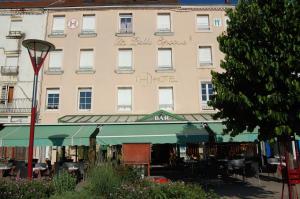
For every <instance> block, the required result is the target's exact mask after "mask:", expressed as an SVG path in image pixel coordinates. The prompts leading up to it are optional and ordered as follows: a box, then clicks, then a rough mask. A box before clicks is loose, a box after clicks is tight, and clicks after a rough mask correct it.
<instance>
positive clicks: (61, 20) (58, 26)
mask: <svg viewBox="0 0 300 199" xmlns="http://www.w3.org/2000/svg"><path fill="white" fill-rule="evenodd" d="M64 29H65V17H64V16H56V17H54V18H53V27H52V31H53V32H64Z"/></svg>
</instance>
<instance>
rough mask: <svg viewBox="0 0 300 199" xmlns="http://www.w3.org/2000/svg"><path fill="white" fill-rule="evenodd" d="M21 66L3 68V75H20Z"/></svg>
mask: <svg viewBox="0 0 300 199" xmlns="http://www.w3.org/2000/svg"><path fill="white" fill-rule="evenodd" d="M18 74H19V66H1V75H18Z"/></svg>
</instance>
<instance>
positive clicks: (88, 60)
mask: <svg viewBox="0 0 300 199" xmlns="http://www.w3.org/2000/svg"><path fill="white" fill-rule="evenodd" d="M93 65H94V50H93V49H81V50H80V64H79V69H80V70H90V69H92V68H93Z"/></svg>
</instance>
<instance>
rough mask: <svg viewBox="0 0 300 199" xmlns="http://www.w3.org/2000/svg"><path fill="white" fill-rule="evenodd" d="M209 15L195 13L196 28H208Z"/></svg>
mask: <svg viewBox="0 0 300 199" xmlns="http://www.w3.org/2000/svg"><path fill="white" fill-rule="evenodd" d="M209 29H210V27H209V16H208V15H197V30H209Z"/></svg>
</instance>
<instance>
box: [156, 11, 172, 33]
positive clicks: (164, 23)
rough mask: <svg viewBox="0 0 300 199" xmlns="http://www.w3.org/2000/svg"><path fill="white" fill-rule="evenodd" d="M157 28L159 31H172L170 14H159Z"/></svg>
mask: <svg viewBox="0 0 300 199" xmlns="http://www.w3.org/2000/svg"><path fill="white" fill-rule="evenodd" d="M157 30H158V31H170V30H171V20H170V14H159V15H157Z"/></svg>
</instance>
